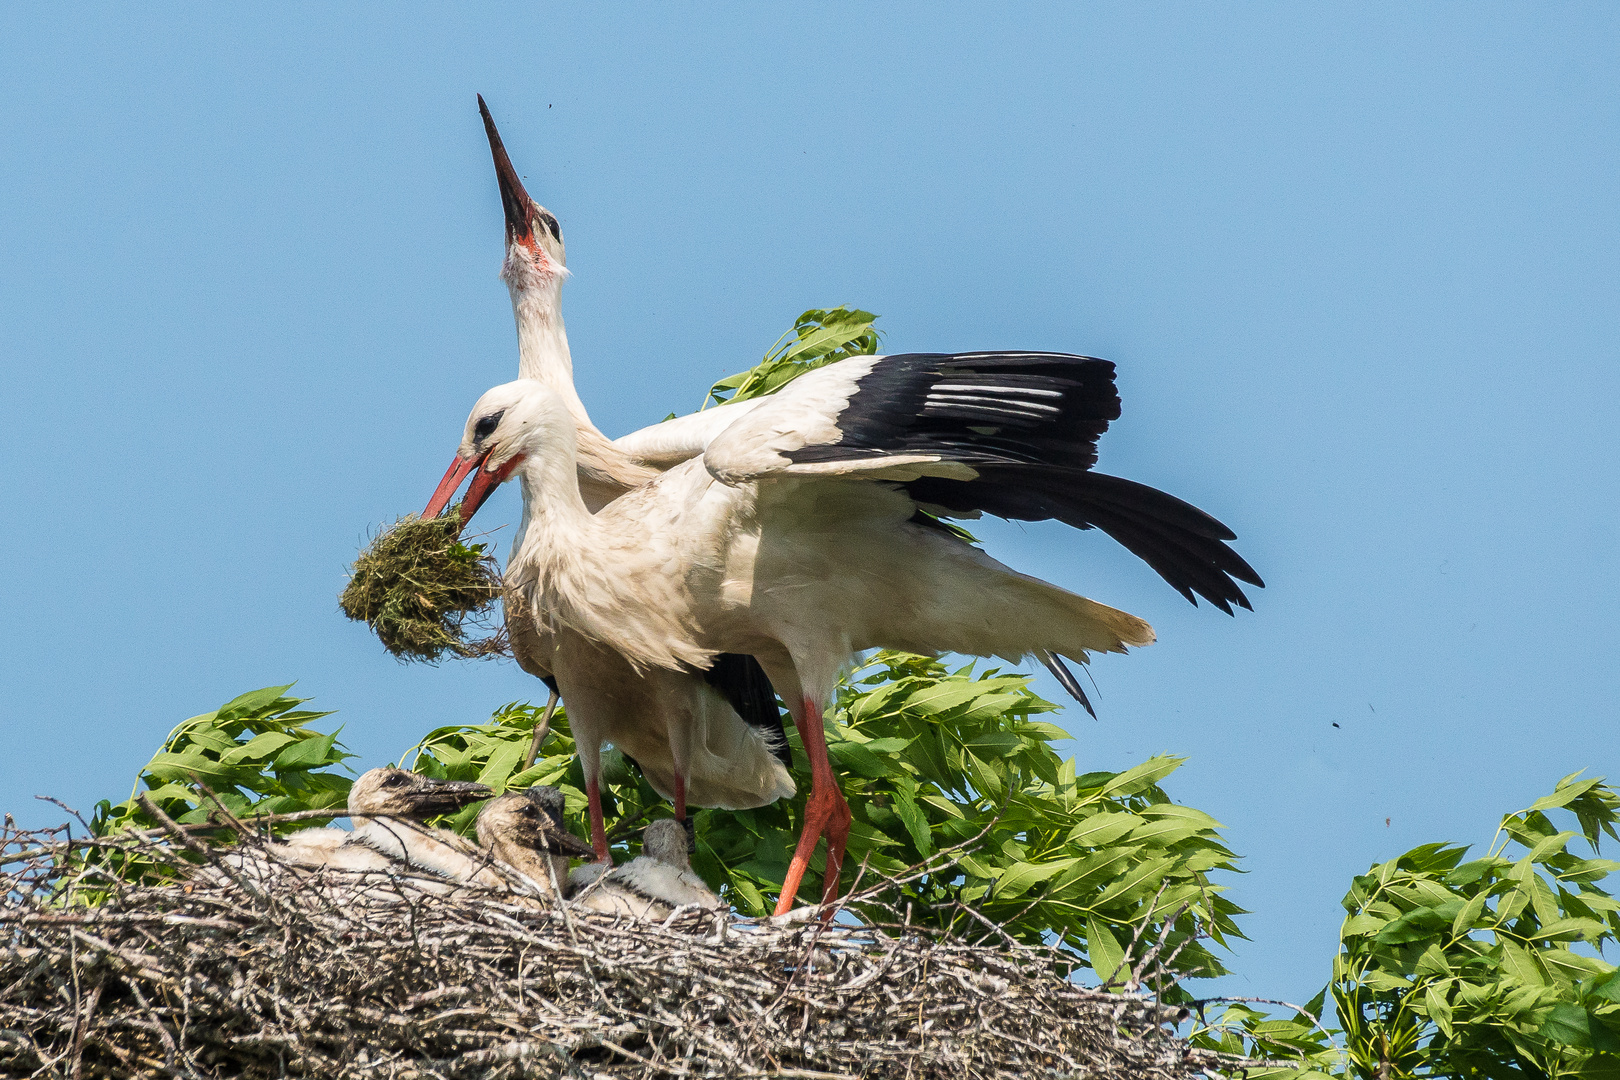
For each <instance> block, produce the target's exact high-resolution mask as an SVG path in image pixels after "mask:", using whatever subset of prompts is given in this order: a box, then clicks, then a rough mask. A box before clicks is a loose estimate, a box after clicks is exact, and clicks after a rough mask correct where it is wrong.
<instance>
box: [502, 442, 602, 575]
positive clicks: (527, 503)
mask: <svg viewBox="0 0 1620 1080" xmlns="http://www.w3.org/2000/svg"><path fill="white" fill-rule="evenodd" d="M558 428H559V429H560V432H561V434H562V436H563V437H562V438H559V439H555V440H554V441H552V442H551V443H550V444H549V445H547V446H544V447H539V448H536V449H534V450H531V451H530V452H529V454H528V456H527V457H525V458H524V459H523V463H522V464H521V465H519V466H518V481H519V483H520V484H521V486H522V489H523V527H522V528H521V529H520V530H519V531H518V535H517V537H516V538H515V540H516V543H518V544H520V545H524V546H527V545H528V540H527V538H528V535H529V533H530V532H531V531H532V530H534V529H535V528H537V527H538V528H540V529H543V530H545V531H547V532H552V531H554V530H562V531H563V532H565V533H567V534H569V535H572V536H574V537H580V536H582V535H583V534H584V533H585V532H586V531H588V530H589V529H590V528H591V524H592V520H591V511H590V508H589V507H588V506H587V505H586V504H585V499H584V498H583V497H582V496H581V494H580V485H579V481H580V475H579V474H580V466H579V454H578V449H577V446H576V439H577V435H576V434H575V432H574V431H573V430H572V429H571V428H568V427H565V426H563V425H558ZM548 539H551V538H548Z"/></svg>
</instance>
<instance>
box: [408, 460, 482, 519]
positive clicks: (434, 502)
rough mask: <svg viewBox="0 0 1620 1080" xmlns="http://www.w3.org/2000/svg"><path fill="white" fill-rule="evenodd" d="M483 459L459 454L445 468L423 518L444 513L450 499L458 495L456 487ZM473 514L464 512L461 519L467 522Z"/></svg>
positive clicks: (423, 512) (434, 516) (423, 513)
mask: <svg viewBox="0 0 1620 1080" xmlns="http://www.w3.org/2000/svg"><path fill="white" fill-rule="evenodd" d="M483 460H484V459H483V458H482V457H476V458H472V459H470V460H469V459H465V458H462V457H461V456H460V455H457V457H456V460H454V461H452V462H451V463H450V468H449V469H447V470H445V474H444V479H443V480H440V481H439V486H438V488H437V489H435V490H434V492H433V498H431V499H429V500H428V504H427V509H426V510H423V511H422V517H423V519H424V520H425V519H427V518H436V517H438V516H439V515H440V514H443V513H444V511H445V508H446V507H447V506H449V505H450V500H451V499H453V498H455V497H456V489H457V488H459V487H460V486H461V482H462V481H463V480H465V479H467V474H468V473H470V472H472V471H473V470H474V469H476V468H477V467H478V465H479V463H480V462H482V461H483ZM486 498H487V496H486ZM471 516H472V515H471V514H465V513H464V514H463V515H462V518H461V520H462V521H463V522H465V521H466V520H467V518H469V517H471Z"/></svg>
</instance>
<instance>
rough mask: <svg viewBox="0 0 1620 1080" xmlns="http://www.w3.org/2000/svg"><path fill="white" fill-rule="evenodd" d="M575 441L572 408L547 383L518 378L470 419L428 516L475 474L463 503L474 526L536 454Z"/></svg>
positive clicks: (464, 516) (489, 396) (483, 401)
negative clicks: (498, 490)
mask: <svg viewBox="0 0 1620 1080" xmlns="http://www.w3.org/2000/svg"><path fill="white" fill-rule="evenodd" d="M573 439H574V420H573V416H572V414H570V413H569V411H568V406H567V405H566V404H565V403H564V402H563V400H562V399H561V398H560V397H558V396H557V395H556V394H555V393H554V392H552V391H551V390H550V389H548V388H547V387H546V385H545V384H544V383H541V382H537V381H535V380H534V379H518V380H517V381H516V382H509V383H505V384H504V385H501V386H497V387H495V389H493V390H490V391H487V392H486V393H485V394H484V396H483V397H481V398H479V399H478V404H477V405H474V406H473V411H472V414H471V415H470V416H468V417H467V426H466V428H465V430H464V431H463V432H462V436H461V446H460V447H458V448H457V449H456V458H455V460H454V461H452V462H451V463H450V468H449V470H448V471H446V472H445V474H444V479H443V480H440V481H439V488H438V490H437V491H435V492H434V493H433V498H432V499H430V500H429V501H428V504H427V509H425V510H423V511H422V516H423V517H424V518H432V517H438V516H439V515H440V514H442V513H444V511H445V510H446V509H447V508H448V507H449V505H450V500H451V499H453V498H455V495H456V490H457V489H458V488H460V487H461V482H462V481H463V480H465V479H466V478H467V476H468V474H472V476H473V480H472V483H471V484H469V485H468V486H467V497H466V498H465V499H463V500H462V503H461V520H462V523H463V524H465V523H467V522H469V521H471V520H472V516H473V515H474V514H476V513H477V512H478V508H479V507H480V506H483V505H484V501H485V500H486V499H488V498H489V497H490V495H491V494H492V493H493V492H494V491H495V489H496V488H498V487H500V486H501V485H502V484H504V483H505V482H506V481H507V480H510V479H511V478H512V474H513V473H514V472H515V471H516V470H517V467H518V466H519V465H521V464H522V463H523V461H524V459H525V458H527V457H528V456H529V453H530V452H531V451H532V450H533V449H535V448H537V447H540V446H544V445H546V444H548V443H551V442H559V443H562V444H564V445H569V446H572V445H573V441H572V440H573Z"/></svg>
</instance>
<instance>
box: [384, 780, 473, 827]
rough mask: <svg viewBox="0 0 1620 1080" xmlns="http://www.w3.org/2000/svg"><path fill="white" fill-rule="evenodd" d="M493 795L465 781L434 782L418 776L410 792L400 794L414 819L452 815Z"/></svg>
mask: <svg viewBox="0 0 1620 1080" xmlns="http://www.w3.org/2000/svg"><path fill="white" fill-rule="evenodd" d="M493 794H494V792H493V791H491V790H490V789H489V788H488V787H486V786H484V785H483V784H475V783H472V782H471V781H467V780H434V779H432V778H431V777H427V776H418V777H417V778H416V782H415V783H414V784H413V785H412V786H411V788H410V790H408V791H404V792H401V797H402V798H404V799H405V801H407V802H408V803H410V805H411V808H412V811H413V814H414V816H415V817H417V818H430V817H437V816H438V815H440V814H453V813H455V812H456V811H457V810H460V809H461V808H462V807H463V806H466V805H468V804H469V803H475V802H477V801H478V800H479V799H487V798H489V797H490V796H491V795H493Z"/></svg>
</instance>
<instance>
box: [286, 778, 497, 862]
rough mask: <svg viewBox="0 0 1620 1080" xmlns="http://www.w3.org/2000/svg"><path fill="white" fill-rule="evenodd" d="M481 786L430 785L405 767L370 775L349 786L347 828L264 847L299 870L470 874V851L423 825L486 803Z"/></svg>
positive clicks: (446, 832) (454, 838)
mask: <svg viewBox="0 0 1620 1080" xmlns="http://www.w3.org/2000/svg"><path fill="white" fill-rule="evenodd" d="M489 794H490V790H489V788H487V787H485V786H484V785H483V784H474V783H468V782H465V781H459V780H435V779H433V778H432V777H429V776H422V775H421V774H420V773H413V772H409V771H407V770H405V769H395V768H383V769H371V770H369V771H368V772H365V773H362V774H361V775H360V777H359V778H358V779H356V780H355V782H354V785H353V786H352V787H350V788H349V803H348V809H349V818H350V820H351V821H352V822H353V823H354V829H353V830H348V829H337V828H325V829H303V830H300V831H299V832H295V833H293V834H292V835H291V836H289V837H287V839H286V840H285V841H283V842H280V843H278V844H276V845H274V846H273V847H272V849H271V850H272V851H273V852H274V853H275V854H276V855H277V856H279V857H280V858H281V859H282V860H284V861H287V862H291V863H294V864H296V865H299V866H308V867H317V866H326V867H331V868H333V869H338V870H389V869H400V868H405V869H410V870H413V871H417V872H419V873H423V874H427V875H432V876H436V877H443V878H448V879H451V880H464V879H466V877H467V875H468V874H469V873H470V872H471V866H472V863H471V862H470V857H471V852H470V845H468V844H467V843H466V842H465V841H463V840H462V839H461V838H460V837H459V836H456V835H455V834H454V833H452V832H450V831H449V830H447V829H433V828H429V827H428V826H426V825H425V824H423V822H425V821H426V820H427V819H428V818H431V817H438V816H439V815H441V814H452V813H455V812H456V811H457V810H460V809H461V808H462V807H463V806H467V805H469V804H470V803H474V802H477V801H478V800H479V799H484V798H488V797H489Z"/></svg>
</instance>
